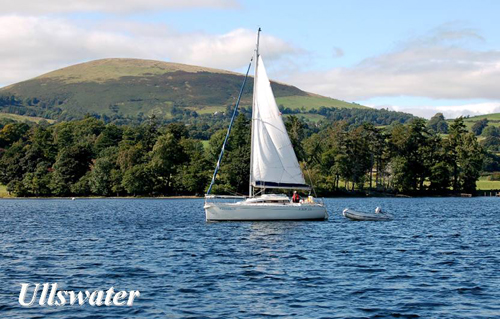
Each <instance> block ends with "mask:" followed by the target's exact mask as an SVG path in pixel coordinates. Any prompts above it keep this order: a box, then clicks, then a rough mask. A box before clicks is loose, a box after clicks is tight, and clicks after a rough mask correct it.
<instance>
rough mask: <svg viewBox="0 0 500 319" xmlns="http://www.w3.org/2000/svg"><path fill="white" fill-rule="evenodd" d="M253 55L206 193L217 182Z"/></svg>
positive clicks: (208, 192)
mask: <svg viewBox="0 0 500 319" xmlns="http://www.w3.org/2000/svg"><path fill="white" fill-rule="evenodd" d="M252 61H253V56H252V58H251V59H250V63H249V64H248V69H247V73H246V74H245V79H244V80H243V84H242V85H241V89H240V94H239V95H238V100H237V101H236V104H235V106H234V111H233V116H232V117H231V122H230V123H229V127H228V128H227V133H226V137H225V138H224V143H222V149H221V151H220V154H219V159H218V160H217V165H215V170H214V175H213V176H212V181H211V182H210V186H209V187H208V191H207V194H206V195H209V194H210V192H211V191H212V187H213V186H214V183H215V177H216V176H217V173H218V172H219V169H220V163H221V161H222V156H223V155H224V149H225V148H226V143H227V139H228V138H229V133H231V127H232V126H233V122H234V118H235V117H236V113H238V106H239V105H240V100H241V95H242V94H243V89H244V88H245V84H246V83H247V78H248V72H250V67H251V66H252Z"/></svg>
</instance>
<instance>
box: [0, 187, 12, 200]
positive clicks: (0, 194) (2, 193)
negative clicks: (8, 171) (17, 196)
mask: <svg viewBox="0 0 500 319" xmlns="http://www.w3.org/2000/svg"><path fill="white" fill-rule="evenodd" d="M4 197H10V196H9V193H8V192H7V186H5V185H0V198H4Z"/></svg>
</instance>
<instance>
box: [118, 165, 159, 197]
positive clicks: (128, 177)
mask: <svg viewBox="0 0 500 319" xmlns="http://www.w3.org/2000/svg"><path fill="white" fill-rule="evenodd" d="M150 177H151V173H150V172H149V170H148V168H147V166H146V165H145V164H139V165H136V166H133V167H132V168H130V169H128V170H127V171H126V172H125V174H123V180H122V186H123V188H124V189H125V190H126V191H127V192H128V193H129V194H130V195H133V196H137V195H143V194H150V193H151V191H152V184H153V183H152V180H151V178H150Z"/></svg>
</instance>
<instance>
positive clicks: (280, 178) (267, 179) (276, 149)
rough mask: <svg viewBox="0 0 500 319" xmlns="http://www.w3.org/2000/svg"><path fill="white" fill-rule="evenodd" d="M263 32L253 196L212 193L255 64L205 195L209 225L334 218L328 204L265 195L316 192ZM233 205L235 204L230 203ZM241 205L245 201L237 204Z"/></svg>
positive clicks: (258, 65)
mask: <svg viewBox="0 0 500 319" xmlns="http://www.w3.org/2000/svg"><path fill="white" fill-rule="evenodd" d="M260 32H261V29H260V28H259V30H258V32H257V46H256V50H255V56H254V58H255V63H256V64H255V75H254V89H253V103H252V123H251V126H252V127H251V155H250V181H249V196H248V197H237V196H215V195H210V192H211V189H212V186H213V184H214V182H215V179H216V176H217V172H218V170H219V168H220V163H221V160H222V156H223V154H224V148H225V145H226V142H227V139H228V137H229V134H230V131H231V127H232V124H233V121H234V117H235V115H236V111H237V107H238V104H239V101H240V99H241V94H242V92H243V87H244V86H245V83H246V79H247V77H248V72H249V70H250V66H251V64H252V61H250V64H249V66H248V69H247V74H246V76H245V80H244V81H243V85H242V87H241V90H240V95H239V97H238V101H237V103H236V106H235V109H234V113H233V117H232V119H231V123H230V124H229V128H228V132H227V134H226V138H225V140H224V143H223V145H222V150H221V153H220V155H219V160H218V162H217V165H216V168H215V171H214V175H213V177H212V182H211V184H210V187H209V188H208V191H207V194H206V195H205V205H204V208H205V213H206V220H207V221H248V220H252V221H257V220H325V219H327V218H328V214H327V212H326V208H325V206H324V204H323V203H322V202H319V201H317V200H315V199H314V198H313V197H312V196H308V197H307V198H306V199H304V200H301V201H300V202H292V201H291V200H290V198H289V197H288V196H287V195H285V194H265V191H266V190H268V189H294V190H298V189H300V190H311V187H310V186H309V185H307V184H306V182H305V179H304V174H303V173H302V170H301V168H300V165H299V162H298V160H297V156H296V155H295V152H294V150H293V146H292V143H291V142H290V138H289V136H288V133H287V131H286V128H285V125H284V123H283V119H282V116H281V112H280V111H279V109H278V106H277V105H276V100H275V98H274V94H273V91H272V88H271V82H270V81H269V78H268V76H267V72H266V69H265V67H264V63H263V61H262V57H261V56H260V54H259V39H260ZM218 199H219V201H218ZM221 199H222V200H221ZM228 199H232V200H233V201H228ZM238 199H241V200H239V201H236V200H238Z"/></svg>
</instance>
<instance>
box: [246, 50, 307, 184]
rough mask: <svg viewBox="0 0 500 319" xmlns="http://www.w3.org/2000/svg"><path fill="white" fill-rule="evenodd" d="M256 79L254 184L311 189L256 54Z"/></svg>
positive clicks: (261, 63)
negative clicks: (306, 181)
mask: <svg viewBox="0 0 500 319" xmlns="http://www.w3.org/2000/svg"><path fill="white" fill-rule="evenodd" d="M254 81H255V82H254V85H255V88H254V102H253V103H254V105H253V110H252V155H251V156H252V160H251V176H250V181H251V185H252V186H254V187H261V188H297V189H309V186H308V185H307V184H306V183H305V180H304V175H303V174H302V171H301V169H300V165H299V162H298V161H297V157H296V156H295V152H294V151H293V147H292V143H291V142H290V138H289V137H288V133H287V131H286V128H285V125H284V123H283V120H282V117H281V112H280V111H279V109H278V106H277V105H276V100H275V99H274V94H273V91H272V89H271V83H270V81H269V78H268V76H267V72H266V70H265V68H264V63H263V62H262V58H261V57H260V55H258V58H257V64H256V70H255V78H254Z"/></svg>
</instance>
